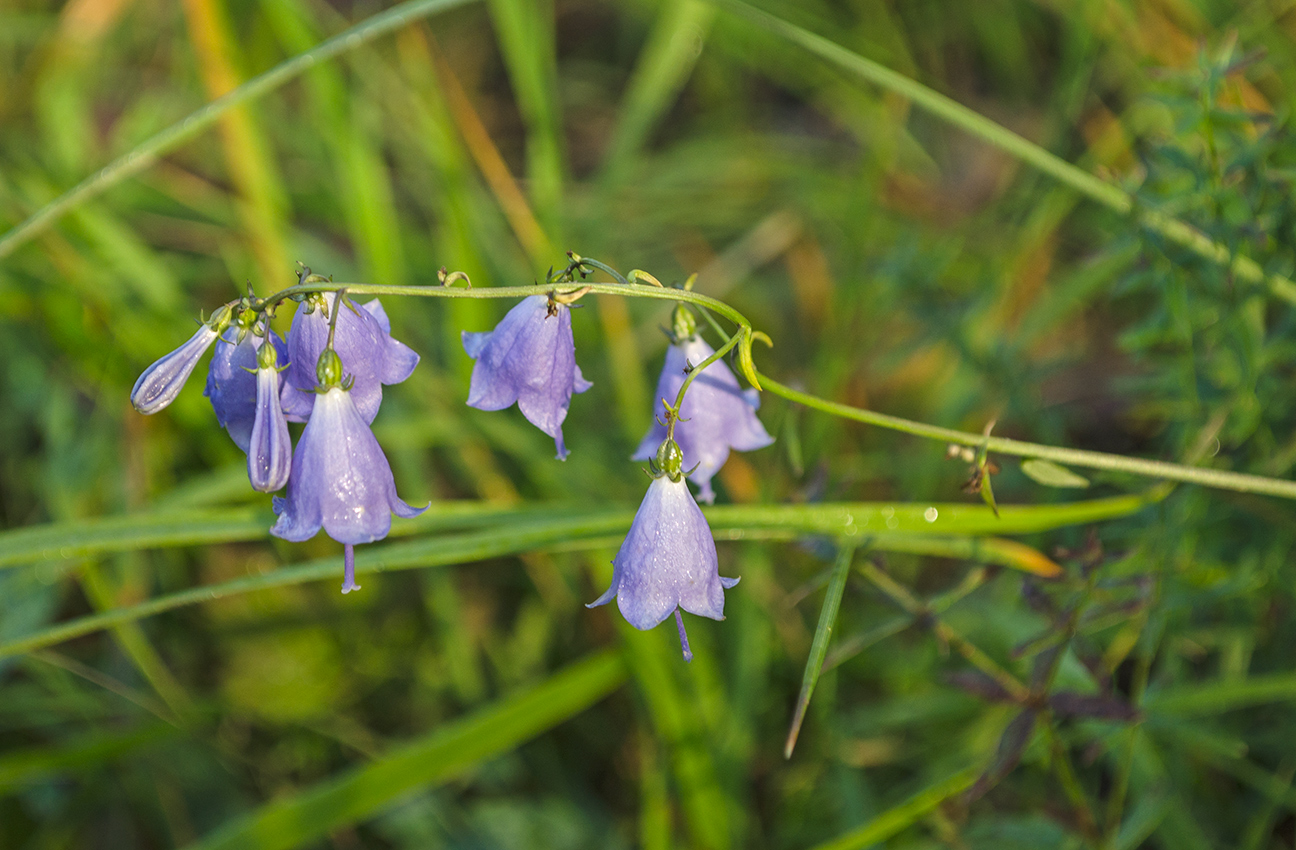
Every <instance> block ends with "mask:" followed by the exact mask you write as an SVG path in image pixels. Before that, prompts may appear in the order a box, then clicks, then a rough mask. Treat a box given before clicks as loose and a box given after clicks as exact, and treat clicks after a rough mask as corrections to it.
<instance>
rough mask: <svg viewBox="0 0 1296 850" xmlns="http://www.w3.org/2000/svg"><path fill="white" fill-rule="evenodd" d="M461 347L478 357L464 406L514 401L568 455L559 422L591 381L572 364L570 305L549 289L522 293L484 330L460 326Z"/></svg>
mask: <svg viewBox="0 0 1296 850" xmlns="http://www.w3.org/2000/svg"><path fill="white" fill-rule="evenodd" d="M463 347H464V351H466V352H468V356H469V357H471V358H473V359H474V360H476V361H477V364H476V365H475V366H473V373H472V383H471V385H470V386H469V389H468V406H469V407H475V408H477V409H479V410H503V409H504V408H506V407H508V406H509V405H511V404H513V403H514V402H517V406H518V410H521V411H522V415H523V416H525V417H526V418H527V421H528V422H530V423H531V424H532V425H534V426H536V427H537V428H539V429H540V430H541V431H544V432H545V433H546V434H548V435H549V436H551V437H553V438H554V446H555V447H556V448H557V450H558V459H559V460H566V459H567V446H566V444H565V443H564V442H563V433H562V424H563V420H565V419H566V418H567V408H568V407H569V406H570V405H571V397H572V394H573V393H583V392H585V391H586V390H588V389H589V388H590V387H591V386H593V384H591V383H590V382H589V381H587V380H585V376H583V375H582V374H581V370H580V367H579V366H577V365H576V343H575V342H574V341H573V340H572V326H571V308H570V307H568V306H567V305H566V304H564V303H562V302H561V301H559V300H557V299H555V298H554V297H552V296H551V295H531V296H528V297H527V298H523V299H522V301H521V302H519V303H518V304H517V306H515V307H514V308H513V309H512V310H509V311H508V314H507V315H506V316H505V317H504V318H503V319H502V320H501V321H500V323H499V324H498V325H496V326H495V330H493V331H486V332H485V333H469V332H468V331H464V332H463Z"/></svg>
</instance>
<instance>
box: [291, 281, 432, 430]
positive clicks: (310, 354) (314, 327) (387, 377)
mask: <svg viewBox="0 0 1296 850" xmlns="http://www.w3.org/2000/svg"><path fill="white" fill-rule="evenodd" d="M335 309H339V310H341V313H340V314H339V315H338V317H337V328H336V330H335V331H334V336H333V338H332V344H333V349H334V350H335V351H336V352H337V353H338V356H339V357H341V358H342V362H344V363H345V364H346V369H347V375H348V376H349V377H350V378H351V380H352V384H351V398H352V399H353V401H352V403H353V404H354V405H355V408H356V410H358V411H359V412H360V416H361V417H362V418H363V419H364V421H365V423H366V424H368V423H370V422H373V420H374V417H375V416H377V415H378V407H379V405H381V404H382V385H383V384H399V383H400V382H401V381H403V380H405V379H406V378H408V377H409V376H410V373H412V372H413V371H414V367H415V366H417V365H418V362H419V356H418V355H417V354H415V353H414V351H413V350H412V349H411V348H410V347H409V346H407V345H405V344H404V343H402V342H397V341H396V340H394V339H392V335H391V321H390V320H389V319H388V318H387V313H386V311H384V310H383V307H382V304H380V303H379V302H378V299H376V298H375V299H374V300H373V301H369V302H367V303H365V304H359V305H356V304H353V303H352V302H351V301H350V300H349V299H348V298H346V296H345V295H344V296H342V300H341V305H340V306H338V294H337V293H335V292H325V293H321V294H316V295H312V296H309V297H308V298H307V299H306V300H305V301H303V302H302V304H301V306H300V307H298V308H297V312H296V313H295V314H294V315H293V321H292V327H291V328H290V329H289V331H288V360H289V363H288V371H286V372H285V373H284V388H283V395H282V401H283V408H284V413H285V414H286V415H287V417H288V420H289V421H291V422H305V421H307V419H309V418H310V415H311V408H312V407H313V406H314V405H315V403H316V402H317V401H318V400H319V398H320V397H322V395H323V394H320V393H316V392H315V388H316V384H315V374H314V373H313V372H312V368H313V364H315V363H317V362H318V361H319V358H320V356H321V354H323V352H324V349H325V348H326V347H327V346H328V344H329V322H330V319H331V318H332V316H333V310H335Z"/></svg>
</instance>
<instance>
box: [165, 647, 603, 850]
mask: <svg viewBox="0 0 1296 850" xmlns="http://www.w3.org/2000/svg"><path fill="white" fill-rule="evenodd" d="M625 679H626V665H625V661H624V659H623V658H622V657H621V655H620V653H617V652H612V651H608V652H602V653H599V654H597V655H594V656H592V657H589V658H587V659H585V660H584V661H579V662H577V663H575V664H572V665H570V666H568V667H565V668H563V669H562V670H560V671H559V672H557V673H555V674H554V675H552V676H550V677H549V678H548V679H546V680H545V681H544V682H543V683H541V684H540V685H537V686H536V687H534V688H531V689H530V690H528V691H525V692H523V693H521V694H517V695H515V696H512V697H509V698H507V699H505V700H502V701H500V702H496V703H493V704H491V705H489V706H486V707H485V708H482V709H479V710H478V711H476V712H475V713H473V714H472V715H470V716H468V717H465V718H463V719H460V720H456V721H453V722H451V723H448V724H445V725H443V726H440V727H438V728H437V729H436V730H435V731H434V732H432V733H431V734H429V735H427V736H426V737H423V738H421V739H419V740H416V741H413V742H411V743H409V744H406V745H404V746H402V747H400V748H398V749H396V750H395V751H393V752H391V753H388V754H387V755H385V756H382V757H381V758H378V759H377V760H375V761H373V762H371V763H369V764H366V765H364V766H363V767H359V768H356V769H354V770H349V771H346V772H345V773H343V774H341V775H340V776H336V777H334V778H331V779H327V780H325V781H324V782H321V783H319V784H317V785H314V786H312V787H309V788H306V789H304V790H302V791H299V792H297V793H295V794H292V795H289V796H286V797H281V798H279V799H277V800H275V801H274V802H272V803H268V804H266V805H265V806H262V807H261V808H260V809H258V810H256V811H255V812H252V813H250V814H248V815H246V816H244V817H242V818H240V819H238V820H236V821H233V822H232V823H229V824H227V825H225V826H223V827H221V828H220V829H218V830H217V831H216V832H214V833H212V834H211V835H208V836H207V837H206V838H203V839H202V840H200V841H198V842H197V843H195V844H191V845H189V850H221V849H222V848H229V850H236V849H237V850H247V848H257V850H288V848H292V847H298V846H300V845H302V844H306V843H308V842H310V841H311V840H313V839H316V838H319V837H321V836H325V835H327V834H328V833H330V832H332V831H333V830H335V829H338V828H339V827H343V826H349V825H351V824H356V823H360V822H362V821H365V820H367V819H369V818H371V817H373V816H374V815H375V814H378V813H379V812H381V811H382V810H384V809H385V808H387V807H388V806H390V805H392V804H393V803H396V802H398V801H399V800H400V799H401V798H402V797H404V796H405V795H407V794H409V793H410V792H411V791H415V790H418V789H420V788H426V787H428V786H431V785H438V784H441V783H444V782H446V781H447V780H450V779H453V778H454V777H456V776H461V775H462V774H464V773H465V772H467V771H468V770H470V769H471V768H473V767H474V766H476V765H478V764H481V763H482V762H484V761H488V760H489V759H492V758H494V757H496V756H498V755H501V754H503V753H506V752H508V751H510V750H512V749H514V748H516V747H517V746H518V745H519V744H522V743H524V742H526V741H529V740H531V739H532V738H535V737H536V736H537V735H540V734H541V733H543V732H546V731H548V730H549V729H552V728H553V727H554V726H557V725H558V724H559V723H562V722H563V721H565V720H568V719H570V718H571V717H574V716H575V715H577V714H579V713H581V712H582V711H584V710H585V709H587V708H589V707H590V706H592V705H593V704H594V703H596V702H598V701H599V700H601V699H603V698H604V697H606V696H607V695H609V694H611V693H612V692H613V691H615V690H616V689H617V688H619V687H620V686H621V684H622V683H623V682H624V681H625Z"/></svg>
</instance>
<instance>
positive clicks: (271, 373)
mask: <svg viewBox="0 0 1296 850" xmlns="http://www.w3.org/2000/svg"><path fill="white" fill-rule="evenodd" d="M268 344H273V343H268ZM279 383H280V374H279V371H278V370H277V369H275V368H274V367H269V368H259V369H257V373H256V414H255V416H254V417H253V422H252V428H251V430H250V432H249V436H248V445H247V465H248V480H249V481H251V482H252V489H253V490H259V491H261V492H262V493H273V492H274V491H276V490H282V489H283V488H284V486H285V485H287V483H288V476H289V473H290V472H291V471H292V439H291V438H290V437H289V436H288V420H287V419H285V418H284V412H283V408H282V407H281V406H280V404H279Z"/></svg>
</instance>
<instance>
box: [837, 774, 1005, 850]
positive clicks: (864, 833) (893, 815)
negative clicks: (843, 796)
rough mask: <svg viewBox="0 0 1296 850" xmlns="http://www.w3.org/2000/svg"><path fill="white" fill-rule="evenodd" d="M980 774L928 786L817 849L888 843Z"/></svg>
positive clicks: (855, 848)
mask: <svg viewBox="0 0 1296 850" xmlns="http://www.w3.org/2000/svg"><path fill="white" fill-rule="evenodd" d="M979 773H980V771H979V770H977V769H976V768H969V769H967V770H963V771H959V772H958V773H956V774H954V775H953V776H950V777H948V778H946V779H942V780H941V781H940V782H937V783H935V784H933V785H929V786H928V787H926V788H924V789H923V790H921V791H919V792H918V793H917V794H914V795H913V796H912V797H910V798H909V799H907V800H905V801H904V802H903V803H900V804H899V805H897V806H893V807H892V808H890V809H887V810H886V811H885V812H883V813H882V814H880V815H878V816H877V817H875V818H873V819H872V820H870V821H869V822H868V823H866V824H864V825H863V826H861V827H859V828H858V829H853V830H851V831H850V832H848V833H846V834H845V835H840V836H838V837H837V838H834V839H832V840H831V841H826V842H824V843H823V844H820V845H818V846H816V847H815V848H814V850H858V848H864V847H871V846H873V845H874V844H877V843H878V842H879V841H885V840H886V839H888V838H890V837H891V836H893V835H895V834H896V833H898V832H900V831H901V830H904V829H907V828H909V827H910V826H913V825H914V824H915V823H917V822H918V821H919V820H920V819H921V818H922V816H923V815H925V814H927V813H928V812H930V811H931V810H932V809H935V808H936V807H937V806H939V805H940V804H941V803H943V802H944V801H945V800H948V799H949V798H950V797H953V796H954V795H955V794H961V793H962V792H963V791H965V790H966V789H967V788H968V787H969V786H970V785H971V784H972V783H973V782H974V781H975V780H976V778H977V775H978V774H979Z"/></svg>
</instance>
